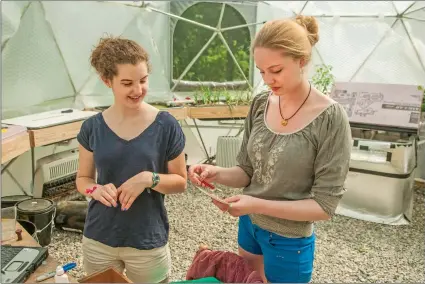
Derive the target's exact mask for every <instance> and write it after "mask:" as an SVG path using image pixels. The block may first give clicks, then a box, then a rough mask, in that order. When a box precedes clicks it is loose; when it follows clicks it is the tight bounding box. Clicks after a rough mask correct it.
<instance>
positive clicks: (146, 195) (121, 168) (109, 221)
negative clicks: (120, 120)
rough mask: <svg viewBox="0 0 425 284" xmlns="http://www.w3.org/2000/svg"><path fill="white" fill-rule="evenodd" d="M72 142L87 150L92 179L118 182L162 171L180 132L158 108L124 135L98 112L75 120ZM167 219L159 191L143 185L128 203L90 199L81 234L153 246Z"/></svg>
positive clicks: (179, 143) (162, 239) (164, 233)
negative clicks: (141, 127)
mask: <svg viewBox="0 0 425 284" xmlns="http://www.w3.org/2000/svg"><path fill="white" fill-rule="evenodd" d="M77 140H78V142H79V143H80V144H81V145H82V146H83V147H84V148H86V149H87V150H88V151H91V152H93V156H94V162H95V166H96V170H97V175H98V176H97V183H98V184H100V185H105V184H108V183H112V184H114V185H115V187H116V188H118V187H119V186H120V185H121V184H123V183H124V182H125V181H127V180H128V179H129V178H131V177H133V176H135V175H137V174H138V173H140V172H142V171H151V172H156V173H160V174H167V173H168V169H167V162H168V161H170V160H173V159H175V158H176V157H177V156H178V155H180V154H181V153H182V151H183V149H184V146H185V142H186V140H185V136H184V134H183V131H182V129H181V127H180V125H179V123H178V122H177V120H176V119H175V118H174V117H173V116H172V115H171V114H169V113H168V112H165V111H164V112H163V111H161V112H159V113H158V115H157V117H156V118H155V121H154V122H153V123H152V124H151V125H150V126H148V128H147V129H146V130H145V131H143V132H142V133H141V134H140V135H139V136H137V137H136V138H134V139H131V140H129V141H127V140H125V139H122V138H120V137H119V136H118V135H116V134H115V132H113V131H112V129H110V128H109V127H108V125H107V124H106V123H105V120H104V119H103V115H102V113H98V114H96V115H94V116H92V117H90V118H89V119H87V120H86V121H84V123H83V125H82V126H81V130H80V133H79V134H78V135H77ZM168 233H169V223H168V216H167V211H166V209H165V206H164V195H163V194H161V193H159V192H157V191H155V190H150V192H148V190H144V191H143V192H142V194H140V195H139V196H138V197H137V198H136V200H135V201H134V202H133V204H132V206H131V207H130V209H128V210H127V211H121V205H120V204H119V203H118V206H117V207H108V206H106V205H103V204H102V203H101V202H99V201H96V200H94V199H92V200H91V201H90V203H89V207H88V213H87V217H86V221H85V226H84V236H86V237H87V238H90V239H93V240H96V241H98V242H101V243H103V244H105V245H108V246H111V247H132V248H136V249H141V250H145V249H153V248H157V247H162V246H164V245H166V243H167V242H168Z"/></svg>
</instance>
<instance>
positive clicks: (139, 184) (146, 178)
mask: <svg viewBox="0 0 425 284" xmlns="http://www.w3.org/2000/svg"><path fill="white" fill-rule="evenodd" d="M150 186H152V174H151V173H149V172H141V173H140V174H138V175H135V176H134V177H132V178H130V179H128V180H127V181H126V182H124V183H123V184H122V185H121V186H120V187H119V188H118V194H119V201H120V203H121V210H123V211H126V210H128V209H129V208H130V207H131V205H132V204H133V202H134V200H136V198H137V197H138V196H139V195H140V194H141V193H142V192H143V191H144V190H145V189H146V188H148V187H150Z"/></svg>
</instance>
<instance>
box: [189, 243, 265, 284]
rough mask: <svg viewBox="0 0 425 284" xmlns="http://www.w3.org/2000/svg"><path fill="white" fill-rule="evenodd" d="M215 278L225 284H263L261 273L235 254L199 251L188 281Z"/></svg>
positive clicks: (206, 250) (191, 267)
mask: <svg viewBox="0 0 425 284" xmlns="http://www.w3.org/2000/svg"><path fill="white" fill-rule="evenodd" d="M204 277H215V278H217V279H218V280H219V281H221V282H224V283H263V280H262V278H261V275H260V273H258V272H257V271H254V270H253V269H252V268H251V267H250V266H249V265H248V263H247V262H246V261H245V260H244V259H243V258H242V257H241V256H239V255H237V254H235V253H233V252H226V251H213V250H209V249H205V248H201V249H199V250H198V251H197V252H196V254H195V257H194V258H193V261H192V264H191V265H190V267H189V270H188V271H187V274H186V280H195V279H200V278H204Z"/></svg>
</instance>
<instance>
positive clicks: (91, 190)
mask: <svg viewBox="0 0 425 284" xmlns="http://www.w3.org/2000/svg"><path fill="white" fill-rule="evenodd" d="M96 188H97V186H93V188H91V189H90V188H87V189H86V193H87V194H92V193H93V192H94V191H95V190H96Z"/></svg>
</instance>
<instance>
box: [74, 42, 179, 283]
mask: <svg viewBox="0 0 425 284" xmlns="http://www.w3.org/2000/svg"><path fill="white" fill-rule="evenodd" d="M91 65H92V66H93V67H94V69H96V71H97V72H98V73H99V76H100V79H101V80H102V81H103V82H104V83H105V85H106V86H107V87H109V88H111V89H112V92H113V94H114V103H113V104H112V106H111V107H109V108H108V109H106V110H105V111H104V112H102V113H99V114H97V115H95V116H93V117H91V118H89V119H87V120H86V121H85V122H84V123H83V125H82V127H81V130H80V133H79V134H78V136H77V139H78V142H79V143H80V164H79V169H78V174H77V180H76V183H77V188H78V191H79V192H81V193H82V194H84V195H86V196H89V197H91V198H92V200H91V201H90V204H89V208H88V214H87V218H86V222H85V228H84V236H83V257H84V268H85V271H86V273H88V274H91V273H94V272H95V271H98V270H102V269H105V268H107V267H110V266H114V267H115V268H116V269H118V270H119V271H124V269H125V273H126V275H127V276H128V278H129V279H130V280H131V281H133V282H135V283H156V282H166V281H167V278H168V274H169V271H170V268H171V267H170V264H171V261H170V251H169V247H168V233H169V223H168V217H167V211H166V209H165V206H164V198H165V195H167V194H173V193H180V192H183V191H184V190H185V188H186V179H187V173H186V163H185V157H184V153H183V149H184V146H185V137H184V134H183V131H182V129H181V128H180V125H179V124H178V122H177V121H176V119H175V118H174V117H172V116H171V115H170V114H169V113H168V112H159V111H158V110H157V109H156V108H154V107H152V106H150V105H149V104H147V103H145V102H144V99H145V97H146V96H147V95H148V78H149V72H150V64H149V56H148V54H147V52H146V51H145V50H144V49H143V48H142V47H141V46H140V45H138V44H137V43H136V42H134V41H132V40H128V39H123V38H114V37H110V38H104V39H101V41H100V42H99V44H98V45H97V46H96V48H95V49H94V50H93V53H92V55H91ZM96 170H97V173H98V177H97V180H95V172H96Z"/></svg>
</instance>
